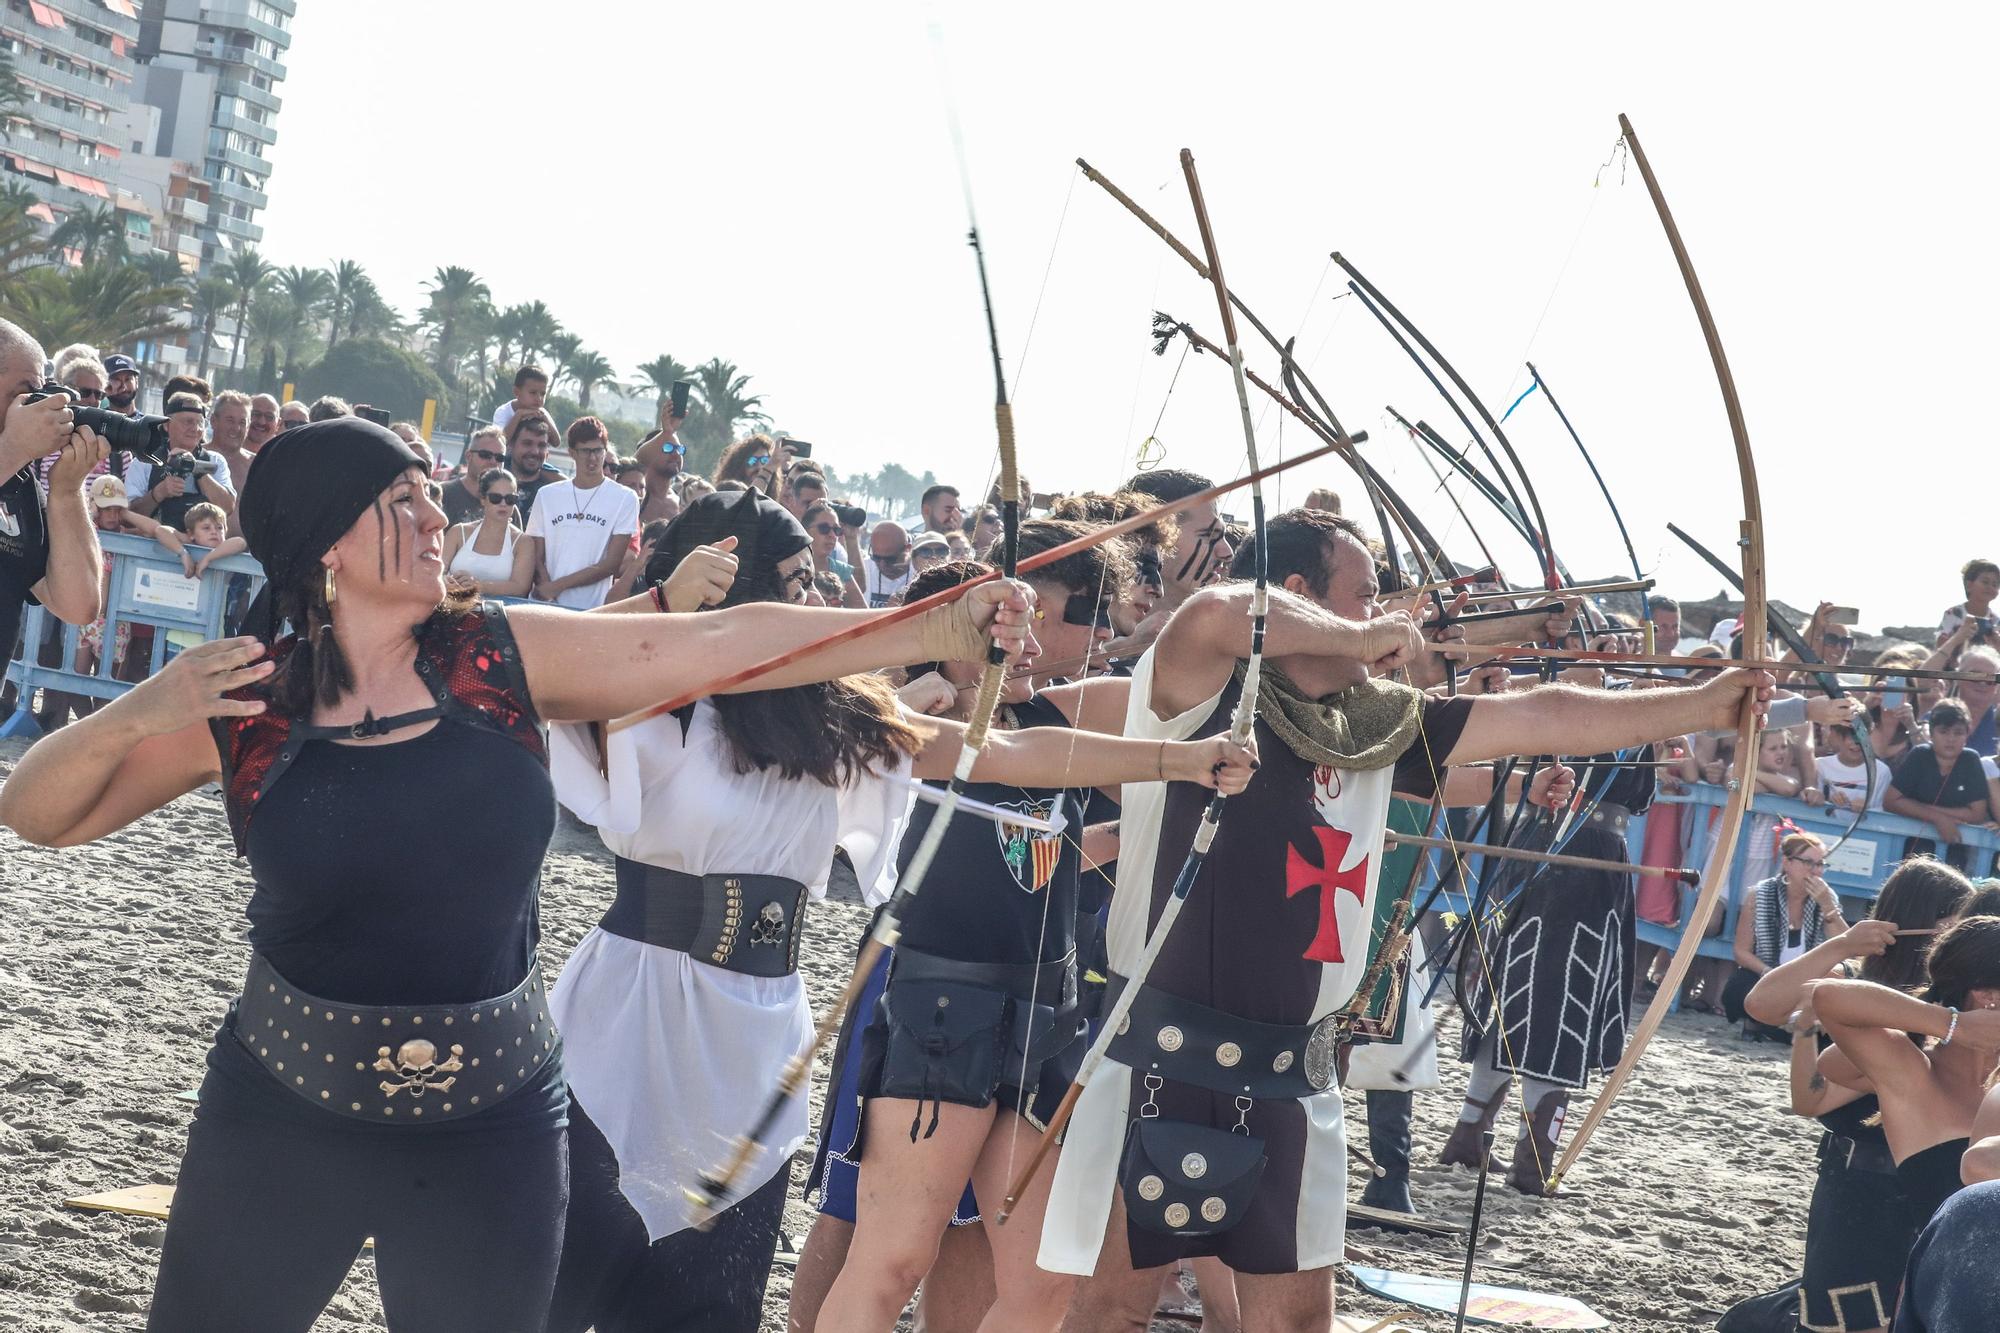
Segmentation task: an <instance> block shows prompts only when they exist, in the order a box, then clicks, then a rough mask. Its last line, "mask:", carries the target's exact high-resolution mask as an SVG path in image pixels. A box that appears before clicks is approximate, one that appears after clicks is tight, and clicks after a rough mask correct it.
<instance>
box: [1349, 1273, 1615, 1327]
mask: <svg viewBox="0 0 2000 1333" xmlns="http://www.w3.org/2000/svg"><path fill="white" fill-rule="evenodd" d="M1347 1271H1348V1274H1349V1275H1350V1276H1351V1277H1353V1279H1354V1280H1355V1282H1356V1283H1357V1284H1359V1286H1360V1287H1361V1289H1362V1290H1363V1291H1366V1292H1370V1293H1372V1294H1374V1295H1376V1296H1380V1297H1381V1298H1382V1299H1384V1300H1389V1301H1395V1302H1397V1303H1399V1304H1402V1305H1414V1306H1416V1307H1417V1308H1418V1309H1420V1310H1435V1311H1438V1312H1440V1313H1443V1314H1455V1313H1456V1312H1457V1311H1458V1293H1459V1279H1458V1278H1456V1277H1430V1276H1427V1275H1425V1274H1422V1273H1397V1272H1392V1271H1391V1270H1389V1269H1386V1268H1367V1267H1364V1266H1362V1265H1360V1264H1349V1265H1347ZM1465 1319H1466V1322H1467V1323H1474V1324H1504V1325H1509V1326H1511V1327H1514V1328H1609V1327H1611V1321H1610V1320H1608V1319H1606V1318H1605V1317H1604V1316H1603V1315H1600V1314H1598V1313H1597V1311H1595V1310H1593V1309H1591V1308H1590V1307H1589V1306H1587V1305H1585V1304H1584V1303H1583V1302H1582V1301H1579V1300H1576V1299H1574V1298H1573V1297H1569V1296H1555V1295H1551V1294H1549V1293H1546V1292H1540V1291H1526V1290H1523V1289H1521V1288H1518V1287H1494V1286H1488V1285H1487V1284H1486V1283H1483V1282H1475V1283H1473V1284H1472V1296H1471V1299H1470V1301H1468V1302H1467V1304H1466V1307H1465Z"/></svg>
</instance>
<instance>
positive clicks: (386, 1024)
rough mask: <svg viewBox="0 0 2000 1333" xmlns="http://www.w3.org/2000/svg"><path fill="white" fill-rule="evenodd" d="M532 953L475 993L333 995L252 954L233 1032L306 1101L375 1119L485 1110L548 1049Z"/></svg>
mask: <svg viewBox="0 0 2000 1333" xmlns="http://www.w3.org/2000/svg"><path fill="white" fill-rule="evenodd" d="M555 1036H556V1030H555V1024H554V1023H553V1022H551V1021H550V1019H549V1015H548V1002H547V1001H546V1000H545V999H544V998H543V994H542V969H541V964H540V963H539V962H536V963H534V964H532V965H531V966H530V967H529V968H528V975H527V976H526V977H525V978H523V979H522V981H521V984H520V985H518V986H516V987H515V988H514V989H513V990H511V991H509V992H507V993H506V994H505V995H497V996H494V997H493V998H492V999H490V1000H481V1001H479V1002H478V1003H477V1004H426V1005H367V1004H341V1003H339V1002H338V1001H334V1000H324V999H321V998H320V997H318V996H316V995H308V994H306V993H305V992H304V991H302V990H300V989H299V988H298V987H297V986H294V985H292V984H291V983H290V982H288V981H286V980H285V979H284V978H283V977H281V976H279V975H278V973H277V970H276V969H275V968H273V967H272V966H271V965H270V963H268V962H266V961H265V960H264V958H263V956H262V955H261V954H252V955H251V957H250V971H249V974H248V975H247V976H246V977H245V978H244V982H243V995H242V997H241V998H240V999H238V1000H237V1002H236V1039H237V1040H238V1041H240V1042H242V1043H243V1045H244V1047H245V1048H247V1049H248V1050H249V1052H250V1054H252V1055H254V1056H256V1057H257V1060H258V1063H260V1064H262V1065H263V1066H264V1068H265V1069H267V1070H269V1071H270V1073H271V1076H272V1077H273V1078H275V1079H277V1080H278V1082H280V1083H282V1084H284V1085H285V1086H286V1087H287V1088H290V1089H291V1090H292V1091H293V1092H295V1093H297V1094H298V1095H299V1096H300V1097H303V1098H305V1099H306V1100H307V1101H309V1102H311V1103H312V1104H313V1105H315V1106H318V1107H323V1108H324V1109H326V1110H328V1111H332V1112H334V1113H335V1114H337V1115H344V1116H348V1117H350V1118H352V1119H356V1120H368V1121H373V1122H375V1123H378V1124H406V1123H416V1124H432V1123H434V1122H436V1121H439V1120H459V1119H463V1118H465V1117H466V1116H469V1115H474V1114H477V1113H478V1112H480V1111H483V1110H486V1109H487V1108H488V1107H491V1106H492V1105H494V1104H495V1103H496V1102H499V1101H502V1100H504V1099H505V1098H507V1097H509V1096H511V1095H513V1094H514V1093H515V1092H517V1091H519V1090H520V1088H521V1087H522V1086H523V1085H524V1084H526V1083H528V1082H530V1081H531V1080H532V1079H533V1078H534V1076H535V1074H536V1073H537V1072H539V1071H540V1069H541V1067H542V1066H543V1065H544V1064H546V1063H547V1062H548V1059H549V1056H550V1055H551V1054H553V1053H554V1050H555Z"/></svg>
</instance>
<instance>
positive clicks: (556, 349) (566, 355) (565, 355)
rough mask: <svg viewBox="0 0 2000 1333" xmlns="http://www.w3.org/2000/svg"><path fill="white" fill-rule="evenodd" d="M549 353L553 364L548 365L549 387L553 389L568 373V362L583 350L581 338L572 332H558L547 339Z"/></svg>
mask: <svg viewBox="0 0 2000 1333" xmlns="http://www.w3.org/2000/svg"><path fill="white" fill-rule="evenodd" d="M547 346H548V351H549V355H550V356H551V357H553V358H554V360H555V364H554V365H552V366H550V367H549V388H551V389H554V388H555V387H556V385H557V384H560V383H561V382H562V381H563V379H564V378H565V377H566V376H567V375H568V374H569V366H570V362H572V361H574V360H575V359H576V354H577V353H578V352H580V351H582V350H583V339H581V338H579V337H577V336H576V335H575V334H574V333H558V334H556V335H555V336H554V337H553V338H550V339H549V341H548V344H547Z"/></svg>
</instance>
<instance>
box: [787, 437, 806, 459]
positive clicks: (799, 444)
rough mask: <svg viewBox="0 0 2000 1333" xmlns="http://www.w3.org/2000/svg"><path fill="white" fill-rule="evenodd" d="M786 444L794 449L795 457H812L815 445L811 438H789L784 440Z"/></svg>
mask: <svg viewBox="0 0 2000 1333" xmlns="http://www.w3.org/2000/svg"><path fill="white" fill-rule="evenodd" d="M784 445H785V447H786V448H787V449H790V450H791V451H792V457H793V458H811V457H812V456H813V447H812V441H811V440H792V439H787V440H786V441H785V442H784Z"/></svg>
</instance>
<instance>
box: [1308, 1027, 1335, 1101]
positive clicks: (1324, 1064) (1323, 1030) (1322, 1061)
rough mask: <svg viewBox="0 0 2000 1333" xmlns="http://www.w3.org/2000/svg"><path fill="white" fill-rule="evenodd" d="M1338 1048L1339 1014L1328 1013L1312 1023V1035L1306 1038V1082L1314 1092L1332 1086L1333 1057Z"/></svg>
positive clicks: (1323, 1090) (1322, 1090)
mask: <svg viewBox="0 0 2000 1333" xmlns="http://www.w3.org/2000/svg"><path fill="white" fill-rule="evenodd" d="M1339 1048H1340V1021H1339V1015H1337V1014H1328V1015H1327V1016H1326V1017H1325V1018H1322V1019H1320V1021H1319V1022H1317V1023H1315V1024H1314V1025H1313V1030H1312V1036H1310V1037H1308V1038H1307V1039H1306V1065H1305V1072H1306V1082H1307V1083H1308V1084H1310V1085H1311V1087H1312V1090H1313V1091H1314V1092H1325V1091H1326V1090H1327V1089H1328V1088H1330V1087H1332V1086H1333V1079H1334V1072H1335V1068H1334V1057H1335V1054H1336V1052H1337V1051H1338V1050H1339Z"/></svg>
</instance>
